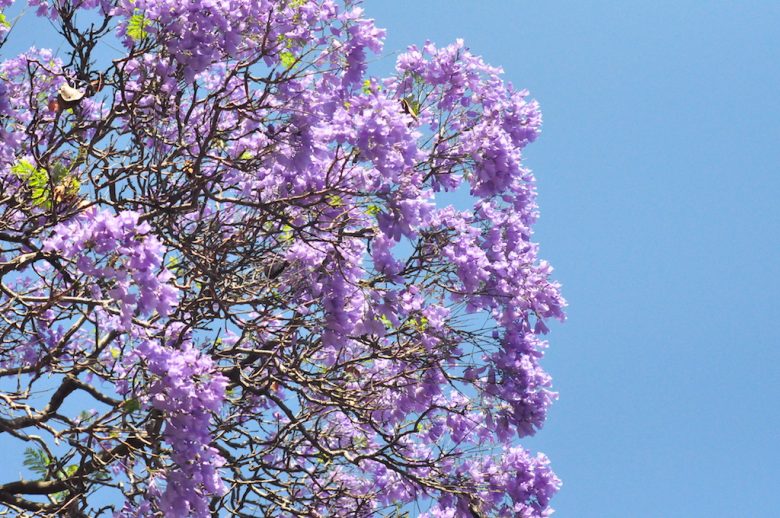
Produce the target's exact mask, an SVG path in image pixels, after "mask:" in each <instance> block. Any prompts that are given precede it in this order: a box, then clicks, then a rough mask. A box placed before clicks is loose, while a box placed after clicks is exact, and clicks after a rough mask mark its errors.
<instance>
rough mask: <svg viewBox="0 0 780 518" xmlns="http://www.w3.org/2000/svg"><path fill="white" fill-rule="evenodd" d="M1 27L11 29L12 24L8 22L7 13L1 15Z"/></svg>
mask: <svg viewBox="0 0 780 518" xmlns="http://www.w3.org/2000/svg"><path fill="white" fill-rule="evenodd" d="M0 25H2V26H3V27H5V28H9V27H11V23H10V22H9V21H8V18H6V16H5V13H0Z"/></svg>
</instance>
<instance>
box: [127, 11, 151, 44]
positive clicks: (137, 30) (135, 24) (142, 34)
mask: <svg viewBox="0 0 780 518" xmlns="http://www.w3.org/2000/svg"><path fill="white" fill-rule="evenodd" d="M151 24H152V21H151V20H149V19H148V18H147V17H146V16H144V15H143V14H140V13H136V14H134V15H133V16H131V17H130V20H129V21H128V22H127V29H126V32H127V35H128V36H130V37H131V38H132V39H133V40H135V41H140V40H142V39H144V38H146V37H147V36H149V33H148V32H146V28H147V27H148V26H149V25H151Z"/></svg>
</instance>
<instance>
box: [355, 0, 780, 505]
mask: <svg viewBox="0 0 780 518" xmlns="http://www.w3.org/2000/svg"><path fill="white" fill-rule="evenodd" d="M365 8H366V11H367V13H368V15H370V16H371V17H374V18H376V19H377V22H378V25H380V26H382V27H385V28H387V29H388V40H387V44H386V49H385V50H386V52H387V53H388V54H390V53H392V52H393V51H397V50H402V49H403V48H405V47H406V45H408V44H410V43H418V44H419V43H422V42H423V41H424V40H425V39H431V40H433V41H435V42H436V43H439V44H445V43H449V42H451V41H453V40H454V39H455V38H458V37H462V38H464V39H465V40H466V44H467V45H468V46H469V47H470V48H471V50H472V52H474V53H477V54H481V55H483V56H484V57H485V59H486V60H487V61H488V62H490V63H492V64H497V65H502V66H503V67H504V68H505V70H506V77H507V78H508V79H509V80H511V81H512V82H513V83H514V84H515V85H516V86H518V87H525V88H529V89H530V90H531V93H532V94H533V96H534V97H535V98H536V99H538V100H539V101H540V102H541V105H542V110H543V112H544V120H545V123H544V127H543V133H542V136H541V138H540V139H539V140H538V141H537V142H536V143H534V144H533V145H531V146H529V148H528V150H527V155H526V156H527V163H528V165H530V166H531V167H532V168H533V169H534V171H535V172H536V174H537V177H538V180H539V190H540V196H539V201H540V205H541V211H542V218H541V220H540V222H539V225H538V227H537V234H536V238H537V240H538V241H539V242H541V244H542V255H543V256H544V257H545V258H547V259H549V260H550V261H551V262H552V263H553V265H554V266H555V267H556V275H557V278H558V279H559V280H560V281H561V282H562V283H563V284H564V294H565V296H566V298H567V299H568V301H569V304H570V307H569V310H568V314H569V320H568V321H567V322H566V323H565V324H564V325H562V326H554V328H553V332H552V334H551V335H550V341H551V348H550V350H549V353H548V357H547V359H546V363H545V365H546V367H547V368H548V370H549V371H550V372H551V373H552V374H553V376H554V377H555V382H556V387H557V389H558V390H559V391H560V394H561V396H560V400H559V402H558V403H557V404H556V406H555V407H554V408H553V410H552V412H551V415H550V418H549V421H548V423H547V425H546V427H545V428H544V430H542V432H540V434H539V435H538V436H537V437H535V438H533V439H532V440H530V441H526V442H525V445H526V446H527V447H529V448H532V449H538V450H542V451H544V452H546V453H547V454H548V455H549V456H550V457H551V459H552V462H553V466H554V467H555V469H556V471H557V472H558V474H559V476H560V477H561V478H562V479H563V481H564V487H563V489H562V490H561V492H560V493H559V495H558V496H557V497H556V499H555V500H554V503H553V505H554V507H555V508H556V509H557V510H558V513H557V514H556V516H561V517H563V518H567V517H578V518H580V517H582V518H586V517H599V518H611V517H615V518H618V517H619V518H624V517H637V518H640V517H664V518H667V517H708V518H719V517H776V516H780V491H778V488H777V484H778V482H780V445H779V444H778V443H779V442H780V441H778V439H780V404H779V403H780V397H778V394H779V392H780V340H778V338H777V334H776V331H775V330H774V326H775V325H777V323H778V322H780V311H779V310H778V305H777V303H776V301H777V298H778V293H780V282H779V281H778V279H779V278H780V271H778V270H779V269H778V252H780V244H778V238H780V209H778V204H777V198H778V197H779V196H780V178H779V177H778V166H779V165H780V66H778V55H780V2H777V1H768V0H767V1H764V2H759V1H747V0H744V1H740V2H727V1H718V0H711V1H704V0H697V1H692V0H677V1H659V0H654V1H641V2H640V1H629V2H619V1H590V2H575V1H561V0H559V1H554V2H550V1H547V2H544V1H536V2H530V1H520V0H515V1H511V2H507V1H498V0H483V1H480V2H476V1H468V2H467V1H453V0H425V1H412V0H393V1H388V0H368V1H367V2H366V3H365ZM383 61H385V60H383ZM387 61H388V63H379V64H378V66H380V67H384V66H391V64H392V59H391V58H388V60H387Z"/></svg>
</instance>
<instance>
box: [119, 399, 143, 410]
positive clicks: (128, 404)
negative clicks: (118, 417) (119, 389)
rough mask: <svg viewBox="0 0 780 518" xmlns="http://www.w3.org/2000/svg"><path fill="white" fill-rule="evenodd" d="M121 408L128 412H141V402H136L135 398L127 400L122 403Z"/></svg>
mask: <svg viewBox="0 0 780 518" xmlns="http://www.w3.org/2000/svg"><path fill="white" fill-rule="evenodd" d="M122 406H123V407H124V409H125V410H127V411H128V412H137V411H139V410H141V402H140V401H138V400H137V399H135V398H132V399H128V400H127V401H125V402H124V403H122Z"/></svg>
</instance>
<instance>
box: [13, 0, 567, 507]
mask: <svg viewBox="0 0 780 518" xmlns="http://www.w3.org/2000/svg"><path fill="white" fill-rule="evenodd" d="M10 3H11V0H0V7H8V6H9V4H10ZM28 3H29V5H30V6H31V8H32V10H33V11H35V15H37V16H40V17H42V18H48V19H49V20H50V21H51V22H52V23H51V27H53V29H52V30H53V32H52V35H51V36H50V38H52V39H54V38H56V41H57V42H58V48H59V50H58V51H52V50H46V49H36V48H31V49H29V50H28V51H26V52H24V53H23V54H21V55H18V56H15V57H9V56H6V57H5V58H4V59H3V60H2V61H1V62H0V275H1V276H2V282H1V283H0V314H1V315H2V320H0V399H1V400H2V405H0V444H2V445H3V447H4V448H16V449H23V450H24V452H25V454H24V466H15V467H14V468H13V470H14V471H15V472H16V473H23V474H24V476H23V477H21V478H18V479H17V480H13V479H11V480H8V479H7V477H8V473H9V470H3V473H4V475H3V477H4V479H3V480H0V508H2V507H3V506H4V507H5V509H6V511H8V512H11V513H17V514H21V515H26V516H49V515H66V516H90V517H92V516H106V515H114V516H119V517H129V516H166V517H180V516H274V517H277V516H290V517H291V516H307V517H310V516H322V517H327V516H397V517H400V516H412V515H414V516H425V517H430V518H433V517H439V518H443V517H460V516H466V517H468V516H473V517H482V516H518V517H535V516H536V517H541V516H548V515H549V514H550V512H551V509H550V508H549V501H550V498H551V497H552V496H553V494H554V493H555V492H556V491H557V489H558V488H559V486H560V482H559V480H558V478H557V477H556V476H555V474H554V473H553V471H552V470H551V468H550V466H549V462H548V460H547V458H546V457H545V456H544V455H543V454H533V453H531V452H529V451H527V450H525V449H524V448H522V447H521V446H520V443H519V442H518V441H519V439H520V438H522V437H525V436H529V435H532V434H534V433H535V432H536V431H537V430H538V429H539V428H540V427H541V426H542V424H543V423H544V420H545V417H546V413H547V410H548V407H549V405H550V404H551V402H552V401H553V400H554V399H555V397H556V394H555V393H554V392H553V391H552V388H551V380H550V377H549V376H548V374H547V373H546V372H545V371H544V370H543V369H542V368H541V367H540V360H541V358H542V356H543V350H544V348H545V347H546V342H545V341H544V340H543V338H542V337H541V335H543V334H544V333H546V332H547V326H546V325H545V321H546V320H547V319H550V318H558V319H562V318H563V311H562V308H563V306H564V305H565V303H564V301H563V299H562V298H561V296H560V293H559V286H558V285H557V284H556V283H555V282H554V281H552V280H550V278H549V276H550V273H551V268H550V266H549V265H548V264H547V263H546V262H544V261H542V260H540V259H539V258H538V256H537V253H538V246H537V245H536V244H535V243H534V242H533V241H532V225H533V224H534V221H535V220H536V218H537V206H536V204H535V196H536V192H535V187H534V177H533V175H532V173H531V172H530V171H529V170H528V169H527V168H526V167H524V165H523V163H522V161H521V151H522V149H523V148H524V147H525V146H526V145H527V144H528V143H530V142H531V141H533V140H534V139H535V138H536V137H537V135H538V134H539V130H540V124H541V114H540V111H539V107H538V105H537V103H536V102H534V101H532V100H530V99H529V97H528V93H527V92H526V91H524V90H516V89H515V88H513V87H512V86H511V85H510V84H507V83H506V82H504V81H503V79H502V77H501V75H502V71H501V70H500V69H498V68H495V67H492V66H489V65H487V64H486V63H484V62H483V60H482V59H481V58H480V57H478V56H476V55H473V54H472V53H471V52H469V50H468V49H467V48H466V47H465V46H464V43H463V42H462V41H457V42H455V43H453V44H450V45H447V46H443V47H439V46H436V45H434V44H433V43H426V44H425V45H423V46H422V47H415V46H412V47H409V48H408V49H407V50H406V51H405V52H403V53H401V54H399V55H398V56H397V61H396V66H395V71H394V73H393V74H391V75H390V76H389V77H377V76H375V75H372V73H371V70H370V67H369V66H368V62H369V59H370V56H371V55H377V54H379V53H381V52H382V49H383V47H382V45H383V38H384V31H383V30H381V29H379V28H377V27H376V26H375V24H374V22H373V20H370V19H367V18H366V17H365V16H364V13H363V11H362V9H361V8H360V6H359V5H358V4H359V2H354V1H351V0H346V1H341V2H338V1H334V0H219V1H217V0H191V1H187V2H184V1H181V0H81V1H78V0H77V1H73V2H65V1H60V0H28ZM6 12H9V13H10V12H11V11H9V10H6ZM13 22H14V18H13V17H12V16H11V15H9V16H3V17H2V18H1V19H0V39H2V41H3V42H4V43H5V42H6V41H7V40H8V39H9V38H14V37H15V36H16V34H15V30H14V28H13V27H12V24H13ZM41 27H49V25H41ZM453 199H457V200H456V201H455V202H453ZM463 200H466V201H465V202H464V201H463Z"/></svg>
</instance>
